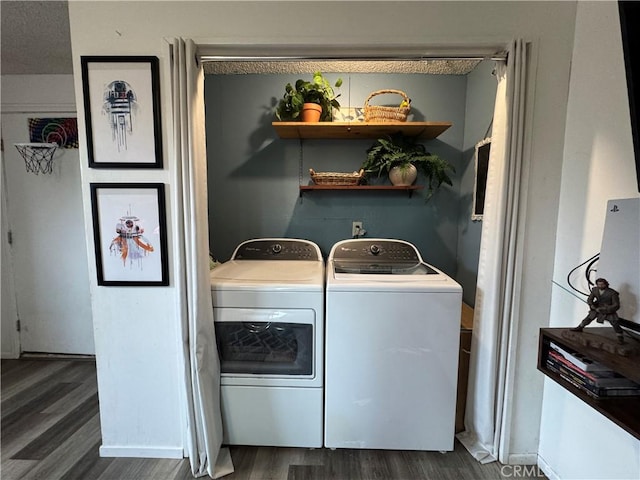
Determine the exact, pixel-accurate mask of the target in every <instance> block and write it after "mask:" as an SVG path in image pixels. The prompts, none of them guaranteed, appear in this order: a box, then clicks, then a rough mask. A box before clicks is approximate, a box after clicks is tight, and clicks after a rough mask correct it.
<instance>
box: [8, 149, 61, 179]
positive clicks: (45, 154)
mask: <svg viewBox="0 0 640 480" xmlns="http://www.w3.org/2000/svg"><path fill="white" fill-rule="evenodd" d="M15 146H16V149H17V150H18V152H19V153H20V155H21V156H22V158H23V159H24V163H25V167H26V168H27V172H31V173H35V174H36V175H38V174H39V173H49V174H50V173H52V172H53V154H54V153H55V152H56V149H57V148H58V144H57V143H16V144H15Z"/></svg>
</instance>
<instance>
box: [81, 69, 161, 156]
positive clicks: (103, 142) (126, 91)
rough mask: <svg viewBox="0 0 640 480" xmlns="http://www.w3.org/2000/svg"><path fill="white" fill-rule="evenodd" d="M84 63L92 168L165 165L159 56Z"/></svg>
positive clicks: (84, 94)
mask: <svg viewBox="0 0 640 480" xmlns="http://www.w3.org/2000/svg"><path fill="white" fill-rule="evenodd" d="M80 63H81V67H82V68H81V70H82V89H83V99H84V115H85V125H86V132H87V153H88V157H89V168H163V152H162V121H161V114H160V62H159V60H158V57H152V56H83V57H81V59H80Z"/></svg>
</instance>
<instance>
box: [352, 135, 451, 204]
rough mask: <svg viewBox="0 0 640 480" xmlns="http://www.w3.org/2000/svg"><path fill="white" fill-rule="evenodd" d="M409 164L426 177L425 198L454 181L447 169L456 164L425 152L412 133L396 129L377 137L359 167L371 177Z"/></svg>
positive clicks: (449, 170)
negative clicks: (389, 133) (392, 133)
mask: <svg viewBox="0 0 640 480" xmlns="http://www.w3.org/2000/svg"><path fill="white" fill-rule="evenodd" d="M409 165H413V166H415V167H416V170H418V172H420V173H422V174H423V175H424V177H425V179H426V187H427V199H429V198H431V196H432V195H433V194H434V193H435V192H436V191H437V190H438V189H439V188H440V186H441V185H442V184H443V183H446V184H447V185H453V183H452V181H451V177H450V176H449V174H450V173H455V168H454V167H453V165H451V164H450V163H449V162H448V161H447V160H445V159H443V158H441V157H439V156H438V155H433V154H431V153H429V152H427V149H426V147H425V146H424V145H423V144H422V143H418V142H417V141H416V139H415V138H414V137H407V136H405V135H403V134H402V133H396V134H394V135H389V136H387V137H383V138H378V139H377V140H376V143H375V144H374V145H373V146H371V147H370V148H369V149H368V150H367V159H366V160H365V161H364V162H363V163H362V166H361V168H362V169H363V170H364V171H365V174H366V175H367V176H368V177H369V178H370V177H371V176H374V175H375V176H377V177H380V176H381V175H382V174H383V172H384V173H386V174H388V173H389V171H390V170H391V169H392V168H394V167H399V168H400V169H406V168H408V167H409Z"/></svg>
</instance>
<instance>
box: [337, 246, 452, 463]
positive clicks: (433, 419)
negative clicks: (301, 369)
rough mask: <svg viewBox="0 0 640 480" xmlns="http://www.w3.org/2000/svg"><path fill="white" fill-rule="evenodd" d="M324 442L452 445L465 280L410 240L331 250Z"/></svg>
mask: <svg viewBox="0 0 640 480" xmlns="http://www.w3.org/2000/svg"><path fill="white" fill-rule="evenodd" d="M326 271H327V285H326V310H325V312H326V323H325V335H326V350H325V371H326V377H325V446H326V447H330V448H367V449H393V450H436V451H449V450H453V442H454V433H455V410H456V391H457V375H458V353H459V350H458V349H459V342H460V313H461V308H462V287H460V285H458V284H457V283H456V282H455V281H454V280H453V279H451V278H450V277H448V276H447V275H446V274H444V273H443V272H441V271H440V270H438V269H436V268H434V267H432V266H430V265H427V264H426V263H424V262H423V261H422V258H421V257H420V253H419V252H418V250H417V249H416V248H415V247H414V246H413V245H412V244H410V243H408V242H405V241H402V240H390V239H357V240H344V241H341V242H338V243H336V244H335V245H334V246H333V248H332V249H331V252H330V254H329V258H328V260H327V269H326Z"/></svg>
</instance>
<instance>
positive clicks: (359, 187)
mask: <svg viewBox="0 0 640 480" xmlns="http://www.w3.org/2000/svg"><path fill="white" fill-rule="evenodd" d="M423 188H424V186H423V185H409V186H403V187H398V186H394V185H300V195H302V194H303V193H304V192H311V191H318V190H352V191H357V190H358V191H365V190H369V191H371V190H386V191H391V190H393V191H400V192H408V193H409V196H411V195H412V194H413V192H414V191H415V190H422V189H423Z"/></svg>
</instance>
